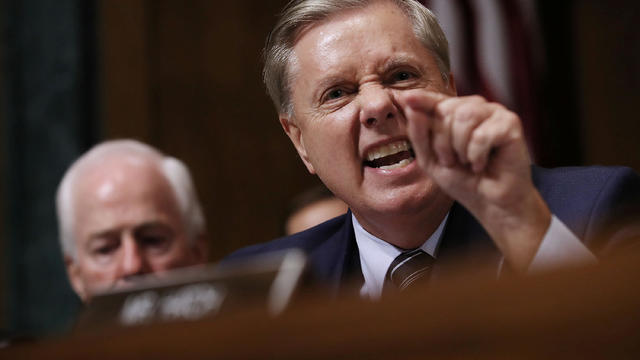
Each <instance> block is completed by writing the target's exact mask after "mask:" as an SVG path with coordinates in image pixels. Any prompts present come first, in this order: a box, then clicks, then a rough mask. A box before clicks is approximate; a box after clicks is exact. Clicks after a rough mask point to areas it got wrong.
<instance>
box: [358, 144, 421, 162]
mask: <svg viewBox="0 0 640 360" xmlns="http://www.w3.org/2000/svg"><path fill="white" fill-rule="evenodd" d="M410 148H411V145H410V144H409V142H408V141H407V140H400V141H396V142H392V143H390V144H386V145H382V146H380V147H377V148H374V149H371V150H370V151H369V153H368V154H367V161H372V160H375V159H379V158H381V157H385V156H389V155H393V154H396V153H399V152H401V151H408V150H409V149H410Z"/></svg>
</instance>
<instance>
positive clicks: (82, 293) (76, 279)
mask: <svg viewBox="0 0 640 360" xmlns="http://www.w3.org/2000/svg"><path fill="white" fill-rule="evenodd" d="M64 266H65V267H66V268H67V276H68V277H69V282H70V283H71V287H72V288H73V290H74V291H75V292H76V294H78V296H79V297H80V299H81V300H82V302H84V303H86V302H87V300H88V299H89V294H88V293H87V289H86V288H85V286H84V281H82V275H81V273H80V267H79V266H78V263H77V262H75V261H74V260H73V258H72V257H71V256H68V255H64Z"/></svg>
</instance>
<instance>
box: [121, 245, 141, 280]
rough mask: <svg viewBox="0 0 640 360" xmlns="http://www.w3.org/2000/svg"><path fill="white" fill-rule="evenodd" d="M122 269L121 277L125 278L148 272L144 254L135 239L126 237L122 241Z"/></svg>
mask: <svg viewBox="0 0 640 360" xmlns="http://www.w3.org/2000/svg"><path fill="white" fill-rule="evenodd" d="M120 267H121V269H120V272H121V274H120V275H121V276H122V277H123V278H124V277H129V276H135V275H141V274H144V273H146V272H148V269H147V264H146V259H145V258H144V253H143V251H142V249H140V246H139V245H138V243H137V242H136V241H135V239H134V238H133V237H129V236H125V238H124V239H123V241H122V260H121V263H120Z"/></svg>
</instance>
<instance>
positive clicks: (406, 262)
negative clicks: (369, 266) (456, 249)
mask: <svg viewBox="0 0 640 360" xmlns="http://www.w3.org/2000/svg"><path fill="white" fill-rule="evenodd" d="M434 261H435V259H434V258H433V257H432V256H431V255H429V254H427V253H426V252H424V251H422V250H421V249H415V250H410V251H405V252H403V253H402V254H400V255H398V256H397V257H396V258H395V259H394V260H393V262H392V263H391V266H389V270H387V275H386V276H385V284H384V291H386V290H387V289H388V288H395V289H397V290H400V291H402V290H404V289H406V288H407V287H408V286H410V285H411V284H412V283H414V282H415V281H416V280H418V279H424V280H426V279H428V278H429V273H430V272H431V267H432V266H433V262H434ZM384 291H383V292H384Z"/></svg>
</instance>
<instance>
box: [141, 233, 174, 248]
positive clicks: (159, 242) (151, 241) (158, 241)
mask: <svg viewBox="0 0 640 360" xmlns="http://www.w3.org/2000/svg"><path fill="white" fill-rule="evenodd" d="M167 241H168V238H167V237H166V236H162V235H146V236H141V237H140V243H141V244H142V245H145V246H150V247H158V246H163V245H164V244H165V243H166V242H167Z"/></svg>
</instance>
